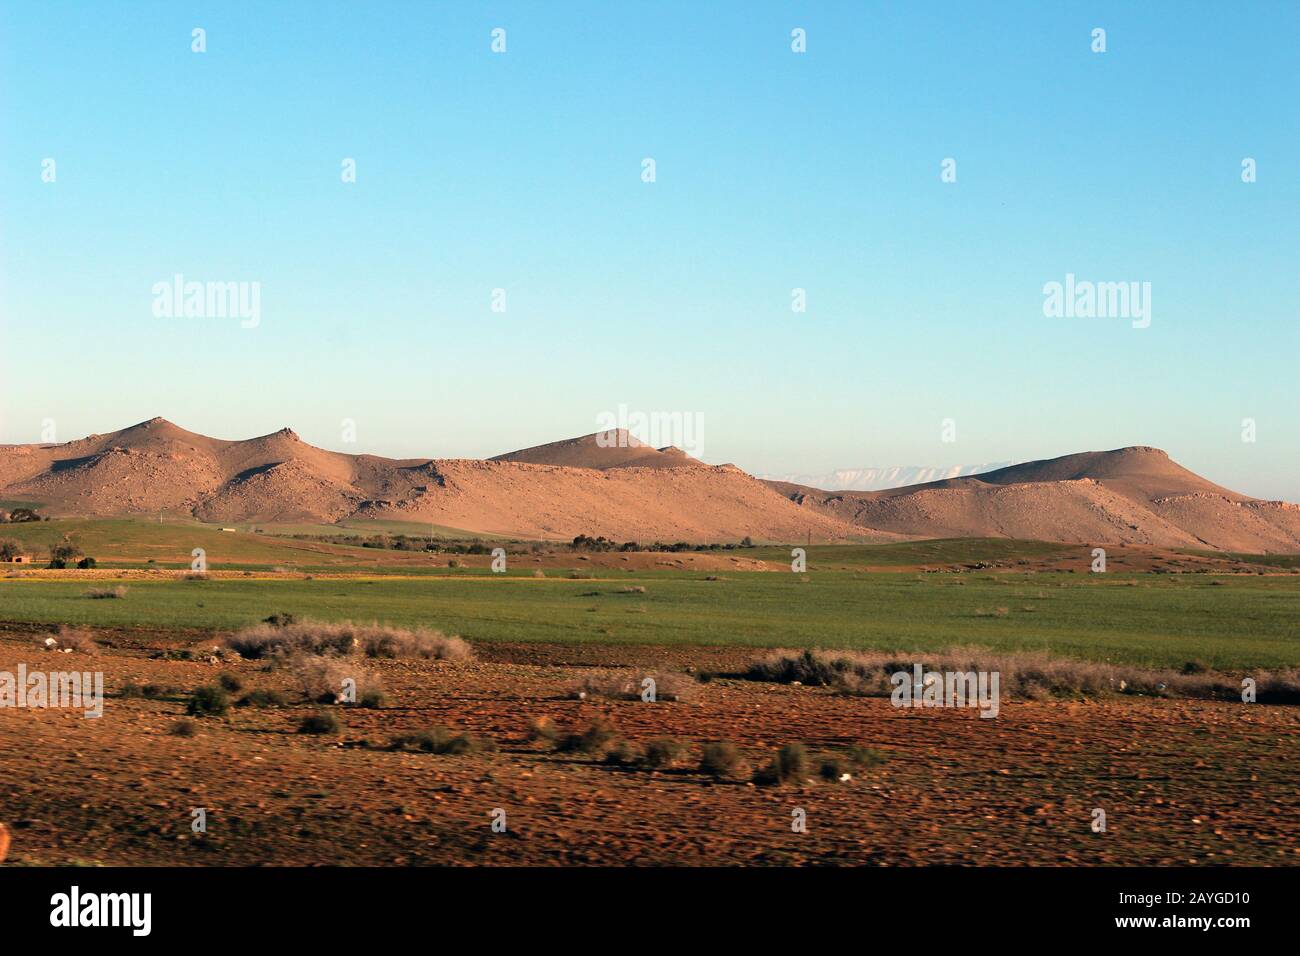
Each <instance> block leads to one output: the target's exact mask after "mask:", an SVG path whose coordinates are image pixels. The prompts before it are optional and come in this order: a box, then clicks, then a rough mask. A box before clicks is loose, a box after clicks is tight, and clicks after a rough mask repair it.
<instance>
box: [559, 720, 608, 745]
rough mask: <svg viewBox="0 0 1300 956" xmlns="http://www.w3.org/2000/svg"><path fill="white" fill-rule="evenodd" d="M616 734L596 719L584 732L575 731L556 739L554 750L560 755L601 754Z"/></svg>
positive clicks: (603, 722)
mask: <svg viewBox="0 0 1300 956" xmlns="http://www.w3.org/2000/svg"><path fill="white" fill-rule="evenodd" d="M617 736H618V732H617V731H616V730H615V729H614V728H613V727H612V726H611V725H610V724H608V723H607V722H606V721H604V720H601V719H600V718H597V719H595V720H593V721H592V722H591V723H590V724H589V725H588V726H587V729H586V730H582V731H575V732H572V733H568V734H564V735H562V736H560V737H558V738H557V739H556V741H555V749H556V750H558V751H560V752H561V753H584V754H591V753H603V752H604V750H605V747H606V746H607V745H608V744H609V743H611V742H612V741H613V740H614V739H615V738H617Z"/></svg>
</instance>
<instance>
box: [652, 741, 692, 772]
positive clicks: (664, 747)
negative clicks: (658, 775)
mask: <svg viewBox="0 0 1300 956" xmlns="http://www.w3.org/2000/svg"><path fill="white" fill-rule="evenodd" d="M685 751H686V746H685V745H684V744H683V743H682V742H681V741H680V740H673V739H672V738H671V737H660V738H658V739H655V740H652V741H650V742H649V743H648V744H646V745H645V758H644V760H643V762H644V763H645V765H646V766H647V767H649V768H650V769H651V770H662V769H664V768H665V767H671V766H672V765H673V764H674V763H676V762H677V761H678V760H680V759H681V757H682V754H683V753H685Z"/></svg>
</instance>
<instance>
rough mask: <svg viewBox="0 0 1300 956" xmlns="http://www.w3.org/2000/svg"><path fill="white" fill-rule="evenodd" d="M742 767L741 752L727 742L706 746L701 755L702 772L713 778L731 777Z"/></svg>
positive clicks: (716, 742) (717, 742)
mask: <svg viewBox="0 0 1300 956" xmlns="http://www.w3.org/2000/svg"><path fill="white" fill-rule="evenodd" d="M739 767H740V750H739V749H738V748H737V747H736V745H735V744H733V743H731V742H730V741H726V740H719V741H715V742H714V743H707V744H705V745H704V751H703V753H702V754H701V755H700V772H701V773H707V774H708V775H709V776H711V777H730V776H732V775H733V774H734V773H735V772H736V770H737V769H738V768H739Z"/></svg>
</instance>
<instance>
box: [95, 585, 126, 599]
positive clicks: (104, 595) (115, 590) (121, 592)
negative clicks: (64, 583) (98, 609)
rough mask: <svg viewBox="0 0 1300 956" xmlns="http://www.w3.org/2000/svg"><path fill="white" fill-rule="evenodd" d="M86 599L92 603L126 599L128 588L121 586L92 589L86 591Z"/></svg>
mask: <svg viewBox="0 0 1300 956" xmlns="http://www.w3.org/2000/svg"><path fill="white" fill-rule="evenodd" d="M86 597H88V598H90V599H91V600H92V601H105V600H112V599H114V598H124V597H126V588H125V587H123V586H122V585H121V584H119V585H117V586H115V587H111V588H90V589H88V590H87V591H86Z"/></svg>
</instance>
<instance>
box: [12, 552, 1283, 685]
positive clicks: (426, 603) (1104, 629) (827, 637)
mask: <svg viewBox="0 0 1300 956" xmlns="http://www.w3.org/2000/svg"><path fill="white" fill-rule="evenodd" d="M551 574H552V575H553V576H551V577H547V578H545V579H535V578H532V577H531V576H520V575H514V574H512V575H492V574H490V573H486V572H482V571H478V572H461V573H456V574H452V575H446V574H445V573H444V574H443V575H439V576H425V577H420V578H393V577H387V578H383V577H357V578H348V579H334V580H330V579H323V578H318V579H315V580H302V579H285V580H266V579H250V580H240V579H214V580H210V581H180V580H177V581H150V582H138V583H137V582H133V583H130V584H129V586H128V593H127V596H126V597H125V598H123V599H121V600H108V601H105V600H90V599H88V598H87V597H85V591H86V588H87V586H88V584H87V583H75V582H65V581H37V580H21V579H0V620H7V621H36V622H49V623H74V624H89V625H94V624H100V625H110V626H121V627H143V628H156V629H173V628H183V629H211V630H224V629H230V628H236V627H239V626H241V625H245V624H250V623H253V622H255V621H258V620H260V619H261V618H264V617H266V616H267V615H269V614H271V613H273V612H279V611H289V612H292V613H295V614H297V615H299V616H303V617H308V618H318V619H325V620H342V619H352V620H357V621H372V620H373V621H383V622H389V623H393V624H403V625H416V624H419V625H428V626H432V627H437V628H441V629H442V630H445V631H448V632H453V633H458V634H461V635H463V636H465V637H467V638H469V639H471V640H476V641H551V642H565V643H567V642H601V643H645V644H654V643H661V644H740V645H750V646H755V647H778V646H779V647H854V648H874V649H882V650H893V649H897V650H925V649H939V648H945V647H950V646H956V645H964V646H981V647H989V648H996V649H1006V650H1012V649H1015V650H1026V649H1045V650H1049V651H1052V652H1055V653H1058V654H1062V655H1067V656H1072V657H1081V658H1088V659H1098V660H1112V661H1123V662H1129V663H1135V664H1152V665H1167V666H1177V665H1181V664H1182V663H1184V662H1186V661H1188V660H1198V661H1200V662H1202V663H1204V664H1207V665H1209V666H1212V667H1222V668H1231V667H1245V666H1266V667H1278V666H1293V665H1297V664H1300V629H1298V628H1297V621H1300V580H1297V579H1295V578H1291V577H1254V576H1239V577H1219V576H1212V575H1197V576H1191V575H1187V576H1171V575H1166V576H1155V575H1135V576H1131V577H1120V576H1115V577H1108V578H1106V579H1103V578H1100V577H1079V576H1076V575H1069V574H1036V575H1018V574H1012V575H989V574H970V575H911V574H906V573H901V574H900V573H877V574H867V573H857V572H840V571H822V572H813V573H810V574H808V575H805V576H798V575H793V574H781V573H761V572H745V573H729V574H728V575H726V577H725V578H724V579H723V580H716V581H709V580H706V579H705V576H704V575H702V574H699V573H687V572H680V571H678V572H674V571H655V572H646V573H637V574H626V573H625V574H619V573H618V572H608V573H607V576H605V577H603V578H596V579H592V580H570V579H567V578H563V577H558V576H554V575H555V572H551ZM1216 582H1220V583H1216ZM628 585H642V586H644V587H645V589H646V590H645V593H636V592H625V591H624V590H623V588H624V587H626V586H628Z"/></svg>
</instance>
